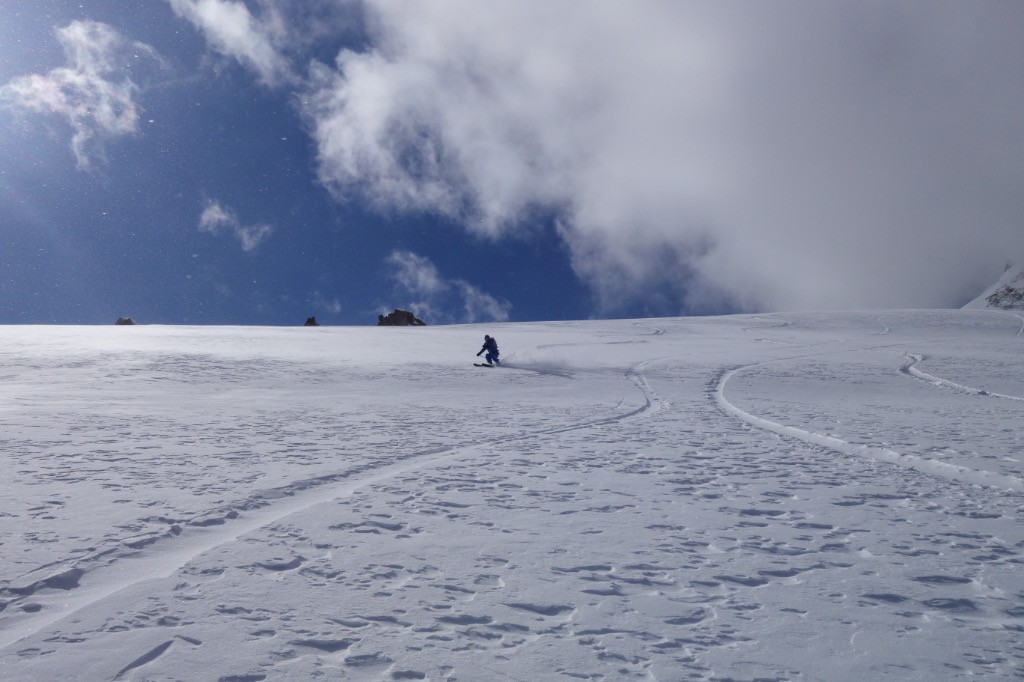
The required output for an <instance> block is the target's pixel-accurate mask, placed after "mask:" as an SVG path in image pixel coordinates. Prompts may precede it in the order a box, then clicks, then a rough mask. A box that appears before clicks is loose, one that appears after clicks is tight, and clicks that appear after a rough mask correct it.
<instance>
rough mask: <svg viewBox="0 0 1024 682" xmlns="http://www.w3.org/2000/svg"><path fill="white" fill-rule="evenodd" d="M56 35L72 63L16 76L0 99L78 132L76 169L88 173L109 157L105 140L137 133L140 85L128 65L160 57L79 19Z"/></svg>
mask: <svg viewBox="0 0 1024 682" xmlns="http://www.w3.org/2000/svg"><path fill="white" fill-rule="evenodd" d="M56 33H57V39H58V40H59V41H60V44H61V45H62V46H63V48H64V52H65V54H66V55H67V61H68V65H67V66H65V67H61V68H57V69H53V70H52V71H50V72H49V73H47V74H45V75H42V74H32V75H30V76H23V77H20V78H15V79H14V80H12V81H10V82H9V83H7V84H6V85H4V86H2V87H0V101H4V102H7V103H8V104H9V105H10V106H12V107H14V108H15V109H18V110H20V111H23V112H29V113H37V114H44V115H55V116H59V117H61V118H63V119H65V120H66V121H67V123H68V124H69V125H70V126H71V129H72V130H73V131H74V134H73V136H72V138H71V150H72V152H73V153H74V155H75V160H76V162H77V164H78V168H80V169H82V170H88V169H90V168H93V167H95V165H96V164H97V163H98V162H102V161H104V160H105V159H106V154H105V147H104V143H105V142H106V141H108V140H110V139H112V138H115V137H119V136H123V135H131V134H134V133H136V132H138V127H139V106H138V104H137V103H136V101H135V96H136V94H137V92H138V87H137V86H136V85H135V83H133V82H132V80H131V78H130V77H129V70H130V68H131V66H130V65H131V64H132V63H138V62H139V61H140V60H144V61H150V62H156V63H159V62H160V58H159V56H158V55H157V54H156V52H155V51H154V50H153V49H152V48H151V47H150V46H148V45H145V44H144V43H138V42H131V41H129V40H128V39H126V38H125V37H123V36H122V35H121V34H120V33H118V32H117V31H116V30H115V29H113V28H112V27H110V26H108V25H107V24H103V23H100V22H96V21H75V22H72V23H71V24H69V25H67V26H65V27H63V28H59V29H57V31H56Z"/></svg>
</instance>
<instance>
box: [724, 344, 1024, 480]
mask: <svg viewBox="0 0 1024 682" xmlns="http://www.w3.org/2000/svg"><path fill="white" fill-rule="evenodd" d="M803 357H810V356H803ZM791 359H798V358H776V359H774V360H767V361H764V362H756V363H753V364H749V365H743V366H740V367H733V368H731V369H728V368H725V369H722V370H721V371H719V372H718V374H717V375H716V377H715V378H713V379H712V381H711V382H710V384H709V389H710V392H711V394H712V397H713V399H714V401H715V402H716V403H717V405H718V407H719V408H720V409H721V410H722V411H724V412H725V413H727V414H730V415H732V416H733V417H736V418H737V419H739V420H741V421H744V422H746V423H747V424H750V425H751V426H754V427H756V428H759V429H762V430H764V431H769V432H771V433H775V434H777V435H780V436H784V437H787V438H795V439H797V440H800V441H803V442H805V443H811V444H813V445H818V446H821V447H825V448H829V449H832V450H836V451H838V452H842V453H844V454H847V455H852V456H856V457H866V458H870V459H876V460H879V461H882V462H888V463H889V464H894V465H896V466H900V467H904V468H910V469H915V470H917V471H920V472H921V473H925V474H929V475H932V476H938V477H941V478H944V479H947V480H950V481H957V482H960V483H970V484H974V485H982V486H988V487H993V488H1001V489H1007V490H1014V491H1017V492H1020V491H1024V481H1021V479H1019V478H1017V477H1015V476H1005V475H1002V474H997V473H994V472H991V471H984V470H977V469H968V468H967V467H961V466H957V465H955V464H948V463H946V462H936V461H934V460H930V459H925V458H923V457H918V456H917V455H908V454H903V453H900V452H897V451H895V450H892V449H890V448H884V447H878V446H871V445H854V444H853V443H848V442H847V441H844V440H842V439H840V438H836V437H834V436H828V435H825V434H823V433H816V432H814V431H808V430H805V429H800V428H797V427H795V426H788V425H785V424H779V423H778V422H774V421H771V420H769V419H764V418H762V417H758V416H756V415H753V414H751V413H749V412H746V411H744V410H743V409H741V408H739V407H737V406H736V405H735V404H733V403H731V402H729V400H728V399H727V398H726V397H725V386H726V384H727V383H728V382H729V379H731V378H732V377H734V376H735V375H737V374H739V373H741V372H743V371H745V370H748V369H751V368H753V367H759V366H761V365H766V364H770V363H773V362H780V361H782V360H791Z"/></svg>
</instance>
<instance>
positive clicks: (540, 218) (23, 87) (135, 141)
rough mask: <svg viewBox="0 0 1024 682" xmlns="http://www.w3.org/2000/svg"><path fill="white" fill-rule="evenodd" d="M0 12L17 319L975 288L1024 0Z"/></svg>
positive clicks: (493, 308) (626, 310)
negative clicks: (983, 0)
mask: <svg viewBox="0 0 1024 682" xmlns="http://www.w3.org/2000/svg"><path fill="white" fill-rule="evenodd" d="M588 8H589V10H588V12H587V13H585V14H584V13H581V12H580V11H579V9H578V7H577V5H576V4H574V3H568V2H566V3H559V2H554V3H551V2H540V1H539V0H538V1H536V2H534V1H532V0H531V1H524V2H514V3H513V2H498V3H479V2H469V0H460V1H458V2H445V3H439V2H423V3H416V4H415V5H413V6H410V5H409V4H408V3H400V2H396V1H394V0H367V1H366V2H360V1H358V0H310V1H309V2H304V3H295V2H285V1H284V0H252V1H249V2H245V3H243V2H240V1H238V0H159V1H157V0H154V1H153V2H147V3H141V4H140V5H139V8H133V9H132V11H131V12H126V11H125V10H124V3H123V2H120V1H118V2H114V1H106V2H105V1H102V0H84V1H82V2H70V3H69V2H54V1H45V0H42V1H38V2H33V3H3V4H0V237H2V240H0V244H2V249H3V250H2V255H0V323H66V324H75V323H98V324H107V323H110V322H112V321H113V320H114V319H116V318H117V317H118V316H120V315H131V316H133V317H134V318H136V319H137V320H138V321H140V322H150V323H168V324H179V323H180V324H189V323H194V324H272V325H278V324H300V323H301V322H302V321H303V320H304V319H305V318H306V317H307V316H309V315H316V316H317V318H318V319H319V320H320V321H321V322H322V323H324V324H372V323H373V322H374V321H375V320H376V315H377V313H378V312H380V311H383V310H390V309H391V308H394V307H405V308H411V309H414V310H416V311H417V312H418V313H419V314H420V316H421V317H423V318H424V319H426V320H427V321H428V323H430V322H433V323H452V322H479V321H491V320H539V319H578V318H587V317H607V316H616V317H620V316H627V317H633V316H647V315H676V314H706V313H726V312H734V311H741V310H744V311H747V310H784V309H837V308H883V307H948V306H958V305H960V304H962V303H964V302H966V301H967V300H969V299H970V298H973V297H974V295H976V294H977V293H978V291H980V290H981V289H983V288H984V286H986V285H987V284H988V283H990V282H991V281H992V280H994V279H995V278H996V277H997V276H998V274H999V271H1000V269H1001V264H1002V262H1003V261H1004V260H1005V259H1006V258H1007V257H1019V256H1020V255H1021V254H1024V224H1022V223H1024V122H1022V119H1021V116H1020V111H1021V110H1024V109H1022V107H1024V84H1022V83H1021V79H1020V78H1019V72H1020V68H1021V67H1022V66H1024V48H1022V47H1021V41H1020V40H1019V39H1018V38H1019V35H1020V34H1021V31H1022V30H1024V9H1022V6H1021V5H1020V3H1016V2H1003V3H1000V2H992V3H985V4H984V5H977V4H970V5H967V4H965V3H958V2H949V3H946V2H937V3H935V4H929V6H928V7H927V8H925V7H923V6H922V4H914V3H889V2H886V3H874V2H856V3H854V2H850V3H843V2H839V3H830V4H829V6H828V7H824V8H823V7H822V6H821V5H820V4H818V3H798V2H780V3H778V4H773V5H772V9H771V11H767V10H765V9H763V8H758V7H755V6H752V5H751V4H750V3H735V4H733V3H678V2H661V1H655V0H650V1H645V2H640V3H628V4H626V3H615V2H604V1H598V2H594V3H593V4H591V5H589V6H588Z"/></svg>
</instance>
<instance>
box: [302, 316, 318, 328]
mask: <svg viewBox="0 0 1024 682" xmlns="http://www.w3.org/2000/svg"><path fill="white" fill-rule="evenodd" d="M302 326H303V327H319V326H320V323H319V322H317V321H316V315H314V316H313V317H307V318H306V324H304V325H302Z"/></svg>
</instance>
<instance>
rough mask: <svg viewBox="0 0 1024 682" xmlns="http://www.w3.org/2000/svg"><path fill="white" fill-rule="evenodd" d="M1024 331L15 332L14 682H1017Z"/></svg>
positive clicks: (8, 571)
mask: <svg viewBox="0 0 1024 682" xmlns="http://www.w3.org/2000/svg"><path fill="white" fill-rule="evenodd" d="M484 331H489V332H490V333H493V334H495V335H496V336H497V337H498V338H499V339H500V341H501V345H502V350H503V356H506V357H507V361H506V364H507V365H508V366H505V367H502V368H500V369H497V370H480V369H479V368H474V367H473V366H472V361H473V360H474V357H473V353H475V351H476V350H477V348H478V347H479V346H478V337H480V336H482V334H483V332H484ZM1019 331H1020V324H1019V320H1018V318H1016V317H1014V316H1011V315H1005V314H995V313H991V312H985V311H978V312H974V311H933V312H926V311H918V312H892V313H871V314H866V313H865V314H857V313H848V314H829V315H824V314H820V315H819V314H797V313H793V314H786V315H759V316H737V317H726V318H703V319H658V320H631V321H610V322H586V323H583V322H580V323H537V324H508V325H490V326H489V327H487V328H486V329H484V328H482V327H475V326H469V327H432V328H425V329H383V328H381V329H377V328H367V329H345V328H333V329H332V328H324V327H321V328H309V329H266V328H182V327H145V326H136V327H121V328H115V327H109V328H88V327H84V328H68V327H49V328H26V327H21V328H5V329H0V368H2V369H0V372H2V374H3V376H4V379H5V388H6V389H7V390H6V391H5V393H4V394H3V397H2V398H0V446H2V450H0V452H3V456H4V472H5V473H4V477H3V479H2V481H3V483H2V488H0V492H2V506H0V524H2V526H3V530H4V534H3V536H2V540H0V542H2V544H0V552H2V559H3V561H0V607H2V610H0V645H2V647H3V648H2V656H0V679H11V680H22V679H25V680H29V679H108V680H111V679H116V680H165V679H166V680H171V679H175V680H177V679H210V680H225V681H228V680H235V681H237V680H247V681H254V680H279V679H286V680H306V679H317V678H325V679H374V680H376V679H389V680H456V679H458V680H467V679H468V680H490V679H514V680H559V679H567V680H573V679H591V680H624V679H658V680H682V679H706V680H711V679H735V680H743V679H773V680H783V679H802V680H863V679H899V680H905V679H920V680H934V679H956V678H964V677H970V676H975V677H981V678H985V679H1019V676H1020V674H1021V670H1022V669H1024V643H1022V642H1024V637H1022V634H1021V633H1022V632H1024V578H1022V575H1024V524H1022V521H1024V518H1022V517H1024V493H1022V485H1021V482H1022V481H1024V464H1022V462H1024V434H1022V432H1021V429H1020V428H1019V424H1020V423H1021V417H1022V410H1024V404H1022V403H1024V401H1021V400H1020V397H1021V396H1024V355H1022V353H1021V351H1022V350H1024V336H1021V335H1020V334H1019Z"/></svg>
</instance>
